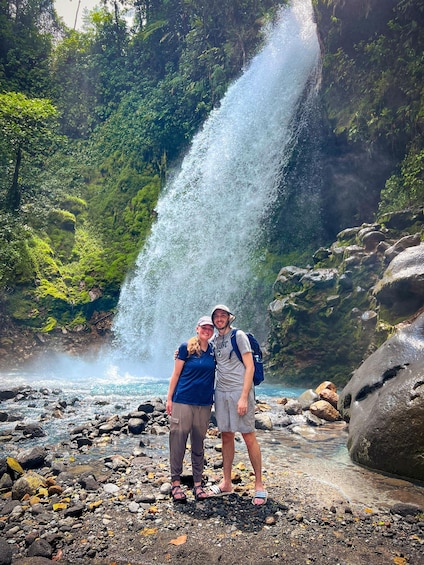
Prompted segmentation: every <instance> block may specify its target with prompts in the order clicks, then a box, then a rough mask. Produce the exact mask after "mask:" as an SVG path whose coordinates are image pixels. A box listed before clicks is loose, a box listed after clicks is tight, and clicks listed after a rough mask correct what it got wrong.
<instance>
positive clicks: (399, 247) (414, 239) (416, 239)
mask: <svg viewBox="0 0 424 565" xmlns="http://www.w3.org/2000/svg"><path fill="white" fill-rule="evenodd" d="M420 243H421V236H420V234H419V233H416V234H413V235H406V236H405V237H402V238H401V239H399V241H397V242H396V243H395V244H394V245H392V246H390V247H389V248H388V249H386V251H385V252H384V256H385V257H386V259H387V261H388V262H390V261H392V260H393V259H394V258H395V257H397V256H398V255H399V254H400V253H402V252H403V251H405V249H408V248H409V247H414V246H416V245H420Z"/></svg>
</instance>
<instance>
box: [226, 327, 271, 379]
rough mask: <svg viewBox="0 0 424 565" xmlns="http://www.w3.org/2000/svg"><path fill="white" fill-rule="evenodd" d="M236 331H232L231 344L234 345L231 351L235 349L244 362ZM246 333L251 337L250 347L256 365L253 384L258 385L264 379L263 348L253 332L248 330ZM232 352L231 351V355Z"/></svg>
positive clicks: (240, 359)
mask: <svg viewBox="0 0 424 565" xmlns="http://www.w3.org/2000/svg"><path fill="white" fill-rule="evenodd" d="M236 333H237V329H234V330H232V331H231V345H232V346H233V350H232V351H231V353H232V352H233V351H234V352H235V354H236V355H237V357H238V359H239V361H240V362H241V363H243V360H242V357H241V353H240V350H239V348H238V345H237V339H236ZM246 335H247V337H248V338H249V342H250V347H251V348H252V355H253V364H254V366H255V371H254V373H253V384H254V385H255V386H257V385H260V384H261V382H262V381H263V380H264V364H263V355H262V350H261V346H260V345H259V343H258V340H257V339H256V337H255V336H254V335H253V334H251V333H249V332H246ZM231 353H230V357H231Z"/></svg>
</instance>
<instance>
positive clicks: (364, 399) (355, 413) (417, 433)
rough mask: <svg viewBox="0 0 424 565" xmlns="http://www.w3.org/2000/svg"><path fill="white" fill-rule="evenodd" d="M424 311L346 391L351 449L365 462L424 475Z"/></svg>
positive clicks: (343, 408) (343, 400) (342, 407)
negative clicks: (423, 423)
mask: <svg viewBox="0 0 424 565" xmlns="http://www.w3.org/2000/svg"><path fill="white" fill-rule="evenodd" d="M423 350H424V314H421V315H420V316H418V317H417V319H416V320H414V321H413V322H412V323H410V324H403V325H402V326H401V327H400V328H399V330H398V332H397V333H396V334H395V335H394V336H393V337H391V338H390V339H389V340H387V341H386V342H385V343H384V344H383V345H382V346H381V347H380V348H379V349H378V350H377V351H376V352H375V353H373V354H372V355H370V357H368V358H367V359H366V360H365V361H364V363H363V364H362V365H361V366H360V367H359V369H357V370H356V371H355V373H354V375H353V377H352V379H351V380H350V382H349V383H348V384H347V385H346V387H345V388H344V389H343V391H342V392H341V394H340V399H339V404H338V408H339V411H340V413H341V414H342V417H343V418H344V419H345V420H346V421H349V437H348V449H349V453H350V455H351V457H352V459H353V460H354V461H356V462H358V463H360V464H361V465H364V466H366V467H370V468H372V469H380V470H382V471H384V472H387V473H391V474H394V475H399V476H403V477H409V478H412V479H417V480H421V481H422V480H424V460H423V458H422V453H423V452H424V435H423V433H422V422H423V421H424V384H423V383H424V357H423Z"/></svg>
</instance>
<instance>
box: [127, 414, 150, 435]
mask: <svg viewBox="0 0 424 565" xmlns="http://www.w3.org/2000/svg"><path fill="white" fill-rule="evenodd" d="M145 429H146V423H145V421H144V420H142V419H141V418H130V419H129V420H128V431H129V432H130V433H131V434H135V435H138V434H141V433H142V432H144V430H145Z"/></svg>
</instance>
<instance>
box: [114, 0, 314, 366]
mask: <svg viewBox="0 0 424 565" xmlns="http://www.w3.org/2000/svg"><path fill="white" fill-rule="evenodd" d="M318 62H319V46H318V40H317V35H316V26H315V24H314V22H313V18H312V7H311V2H310V0H294V2H293V5H292V6H291V7H289V8H286V9H282V11H281V13H280V15H279V18H278V21H277V23H276V24H275V25H274V26H273V27H272V29H270V30H269V33H268V37H267V41H266V44H265V46H264V48H263V50H262V51H261V52H260V53H259V54H258V55H257V56H256V57H255V58H254V59H253V60H252V62H251V64H250V65H249V67H248V68H247V69H246V70H245V72H244V73H243V75H242V76H241V77H240V78H239V79H238V80H237V81H236V82H235V83H234V84H233V85H232V86H231V87H230V88H229V90H228V92H227V94H226V95H225V97H224V99H223V100H222V103H221V105H220V107H219V108H218V109H216V110H215V111H213V112H212V114H211V115H210V117H209V118H208V120H207V121H206V123H205V125H204V127H203V129H202V130H201V131H200V132H199V133H198V134H197V135H196V136H195V138H194V139H193V143H192V147H191V149H190V151H189V153H188V154H187V156H186V157H185V159H184V161H183V163H182V166H181V169H180V171H179V173H178V174H177V175H176V176H175V177H174V178H173V180H172V181H171V182H169V184H168V186H167V187H166V188H165V190H164V192H163V194H162V196H161V198H160V200H159V202H158V206H157V213H158V217H157V221H156V222H155V224H154V225H153V228H152V232H151V235H150V238H149V240H148V242H147V244H146V245H145V247H144V249H143V250H142V252H141V253H140V255H139V257H138V260H137V264H136V269H135V273H134V274H133V275H132V276H131V277H129V278H128V280H127V281H126V282H125V284H124V286H123V288H122V292H121V296H120V300H119V304H118V313H117V316H116V320H115V326H114V330H115V333H116V335H117V336H118V341H119V347H120V348H121V351H123V352H124V355H125V356H131V357H133V358H134V357H138V358H140V359H142V360H144V364H145V366H146V368H148V367H150V370H153V371H154V373H153V374H158V373H160V372H161V371H163V370H166V371H167V372H168V370H169V367H170V366H172V361H173V355H172V354H173V351H174V350H175V347H176V345H178V344H179V343H180V342H181V341H184V340H186V339H187V338H188V337H190V336H191V335H193V333H194V328H195V324H196V321H197V319H198V317H199V316H200V315H203V314H209V313H210V310H211V307H212V306H213V305H214V304H215V303H226V304H228V305H229V306H230V307H231V308H232V309H233V310H234V311H235V312H236V313H237V321H238V322H239V323H240V322H242V321H243V319H244V316H243V314H244V313H246V312H247V311H248V310H249V309H251V308H252V304H251V303H248V301H247V300H246V298H245V297H246V294H247V292H248V289H249V285H250V287H251V286H252V280H253V274H252V273H253V271H254V269H253V262H254V260H255V251H257V249H256V248H255V242H258V241H260V239H261V237H262V235H263V226H264V225H265V219H266V215H267V212H268V213H269V211H270V209H271V208H272V205H273V203H274V202H275V201H276V198H277V196H278V190H279V186H280V185H281V176H282V171H283V169H284V166H285V165H286V164H287V162H288V160H289V158H290V150H289V148H290V147H292V146H293V137H294V136H295V132H296V125H295V124H294V123H293V122H294V117H295V116H296V120H297V119H298V118H299V113H298V108H299V103H300V100H301V99H302V96H303V94H304V92H305V89H306V87H307V85H308V83H309V81H310V77H311V76H312V75H313V74H314V71H316V69H317V66H318ZM250 329H253V330H255V328H254V327H250Z"/></svg>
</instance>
